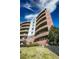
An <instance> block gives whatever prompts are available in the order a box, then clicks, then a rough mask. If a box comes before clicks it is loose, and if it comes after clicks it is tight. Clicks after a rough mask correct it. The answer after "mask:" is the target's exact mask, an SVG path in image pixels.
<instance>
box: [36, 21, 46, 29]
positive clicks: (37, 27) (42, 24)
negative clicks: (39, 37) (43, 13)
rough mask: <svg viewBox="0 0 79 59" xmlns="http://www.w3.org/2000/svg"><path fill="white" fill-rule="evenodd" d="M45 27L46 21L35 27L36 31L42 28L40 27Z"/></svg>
mask: <svg viewBox="0 0 79 59" xmlns="http://www.w3.org/2000/svg"><path fill="white" fill-rule="evenodd" d="M45 25H47V22H46V21H45V22H43V23H41V24H40V25H39V26H36V30H37V29H39V28H40V27H42V26H45Z"/></svg>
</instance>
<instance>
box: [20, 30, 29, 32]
mask: <svg viewBox="0 0 79 59" xmlns="http://www.w3.org/2000/svg"><path fill="white" fill-rule="evenodd" d="M20 32H28V30H20Z"/></svg>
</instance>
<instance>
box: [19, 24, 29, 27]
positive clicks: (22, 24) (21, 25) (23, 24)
mask: <svg viewBox="0 0 79 59" xmlns="http://www.w3.org/2000/svg"><path fill="white" fill-rule="evenodd" d="M20 26H21V27H24V26H30V24H22V25H20Z"/></svg>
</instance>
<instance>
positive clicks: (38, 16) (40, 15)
mask: <svg viewBox="0 0 79 59" xmlns="http://www.w3.org/2000/svg"><path fill="white" fill-rule="evenodd" d="M44 15H45V12H44V13H42V14H41V15H39V16H38V17H37V19H40V18H41V17H43V16H44ZM36 21H38V20H36Z"/></svg>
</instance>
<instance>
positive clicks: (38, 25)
mask: <svg viewBox="0 0 79 59" xmlns="http://www.w3.org/2000/svg"><path fill="white" fill-rule="evenodd" d="M45 22H46V20H43V21H42V22H40V23H39V24H37V25H36V27H38V26H39V25H41V24H43V23H45Z"/></svg>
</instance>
